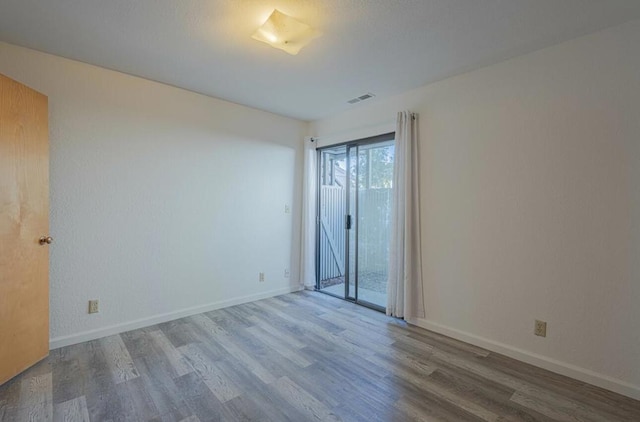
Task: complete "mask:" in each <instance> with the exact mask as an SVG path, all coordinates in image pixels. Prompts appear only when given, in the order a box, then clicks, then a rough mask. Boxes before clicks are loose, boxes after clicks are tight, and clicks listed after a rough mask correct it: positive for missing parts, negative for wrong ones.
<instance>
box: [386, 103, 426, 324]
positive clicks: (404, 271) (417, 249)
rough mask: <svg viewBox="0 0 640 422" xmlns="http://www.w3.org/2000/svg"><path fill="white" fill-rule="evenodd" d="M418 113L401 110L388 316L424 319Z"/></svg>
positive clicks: (394, 178)
mask: <svg viewBox="0 0 640 422" xmlns="http://www.w3.org/2000/svg"><path fill="white" fill-rule="evenodd" d="M418 143H419V142H418V115H417V114H415V113H411V112H408V111H403V112H400V113H398V120H397V123H396V147H395V158H394V168H393V197H392V198H393V200H392V206H391V209H392V211H391V240H390V253H389V279H388V284H387V315H391V316H394V317H398V318H416V317H418V318H424V316H425V310H424V298H423V287H422V251H421V245H420V187H419V180H420V178H419V172H418Z"/></svg>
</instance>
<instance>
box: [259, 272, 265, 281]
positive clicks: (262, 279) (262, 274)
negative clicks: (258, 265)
mask: <svg viewBox="0 0 640 422" xmlns="http://www.w3.org/2000/svg"><path fill="white" fill-rule="evenodd" d="M258 281H264V273H260V276H258Z"/></svg>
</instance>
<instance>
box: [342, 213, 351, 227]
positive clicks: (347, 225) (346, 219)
mask: <svg viewBox="0 0 640 422" xmlns="http://www.w3.org/2000/svg"><path fill="white" fill-rule="evenodd" d="M344 227H345V228H346V229H347V230H351V216H350V215H347V216H346V218H345V223H344Z"/></svg>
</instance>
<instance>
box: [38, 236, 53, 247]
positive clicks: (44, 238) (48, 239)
mask: <svg viewBox="0 0 640 422" xmlns="http://www.w3.org/2000/svg"><path fill="white" fill-rule="evenodd" d="M52 242H53V237H51V236H42V237H41V238H40V244H41V245H44V244H47V245H50V244H51V243H52Z"/></svg>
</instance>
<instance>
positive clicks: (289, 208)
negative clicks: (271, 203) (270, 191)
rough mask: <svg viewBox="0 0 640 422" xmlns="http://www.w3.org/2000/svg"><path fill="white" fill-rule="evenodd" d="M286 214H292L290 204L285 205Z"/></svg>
mask: <svg viewBox="0 0 640 422" xmlns="http://www.w3.org/2000/svg"><path fill="white" fill-rule="evenodd" d="M284 213H285V214H291V207H290V206H289V204H285V205H284Z"/></svg>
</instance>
